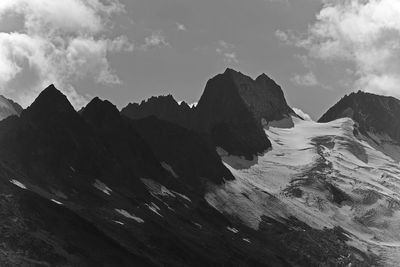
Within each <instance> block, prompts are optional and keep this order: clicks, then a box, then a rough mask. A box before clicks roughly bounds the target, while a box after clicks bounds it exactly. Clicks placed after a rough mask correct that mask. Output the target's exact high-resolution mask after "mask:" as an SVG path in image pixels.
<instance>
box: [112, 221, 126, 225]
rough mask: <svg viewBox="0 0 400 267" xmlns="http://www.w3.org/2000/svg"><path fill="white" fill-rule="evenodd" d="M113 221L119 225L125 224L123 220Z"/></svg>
mask: <svg viewBox="0 0 400 267" xmlns="http://www.w3.org/2000/svg"><path fill="white" fill-rule="evenodd" d="M113 222H114V223H116V224H119V225H125V224H124V223H123V222H120V221H113Z"/></svg>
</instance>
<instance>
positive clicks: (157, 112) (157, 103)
mask: <svg viewBox="0 0 400 267" xmlns="http://www.w3.org/2000/svg"><path fill="white" fill-rule="evenodd" d="M121 113H122V114H124V115H125V116H127V117H129V118H131V119H142V118H146V117H149V116H152V115H153V116H156V117H157V118H159V119H162V120H166V121H170V122H173V123H176V124H178V125H181V126H183V127H187V128H191V125H192V119H193V115H194V114H193V109H192V108H190V107H189V105H188V104H187V103H186V102H181V103H180V104H179V103H178V102H177V101H176V100H175V99H174V97H173V96H172V95H167V96H158V97H151V98H149V99H148V100H147V101H142V102H141V103H140V104H137V103H130V104H128V106H126V107H125V108H123V109H122V110H121Z"/></svg>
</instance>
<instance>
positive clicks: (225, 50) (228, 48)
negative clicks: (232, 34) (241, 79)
mask: <svg viewBox="0 0 400 267" xmlns="http://www.w3.org/2000/svg"><path fill="white" fill-rule="evenodd" d="M235 48H236V47H235V45H233V44H230V43H228V42H225V41H223V40H220V41H218V44H217V48H216V49H215V51H216V52H217V54H219V55H221V56H222V57H223V59H224V62H225V63H226V64H233V63H239V60H238V59H237V56H236V52H235V51H234V50H235Z"/></svg>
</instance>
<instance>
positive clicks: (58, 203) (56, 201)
mask: <svg viewBox="0 0 400 267" xmlns="http://www.w3.org/2000/svg"><path fill="white" fill-rule="evenodd" d="M51 201H53V202H54V203H56V204H57V205H64V204H63V203H62V202H60V201H58V200H55V199H51Z"/></svg>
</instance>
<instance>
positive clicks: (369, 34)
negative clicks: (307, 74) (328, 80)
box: [281, 0, 400, 97]
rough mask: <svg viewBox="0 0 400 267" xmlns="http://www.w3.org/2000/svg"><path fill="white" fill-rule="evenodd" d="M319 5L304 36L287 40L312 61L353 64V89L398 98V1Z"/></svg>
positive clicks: (342, 0)
mask: <svg viewBox="0 0 400 267" xmlns="http://www.w3.org/2000/svg"><path fill="white" fill-rule="evenodd" d="M323 2H324V3H323V7H322V9H321V10H320V12H319V13H318V15H317V16H316V22H315V23H314V24H313V25H311V26H310V28H309V31H308V36H307V37H306V38H298V37H293V36H290V35H286V36H287V37H288V38H287V39H288V40H291V41H292V42H294V43H295V44H296V45H297V46H299V47H303V48H306V49H307V50H308V51H309V55H310V56H312V57H314V58H317V59H322V60H325V61H337V60H340V61H348V62H351V63H353V64H354V67H355V70H356V72H355V74H354V75H355V79H354V83H353V86H354V87H355V88H356V89H363V90H366V91H372V92H376V93H383V94H390V95H395V96H397V97H399V96H400V86H399V85H400V1H398V0H348V1H345V0H324V1H323ZM281 36H284V35H283V34H282V35H281ZM281 39H282V38H281Z"/></svg>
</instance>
